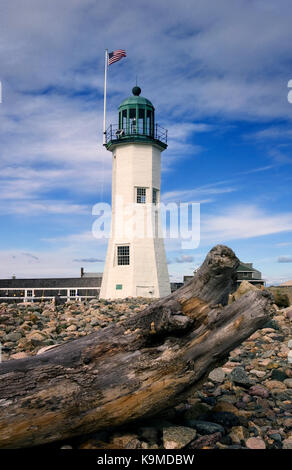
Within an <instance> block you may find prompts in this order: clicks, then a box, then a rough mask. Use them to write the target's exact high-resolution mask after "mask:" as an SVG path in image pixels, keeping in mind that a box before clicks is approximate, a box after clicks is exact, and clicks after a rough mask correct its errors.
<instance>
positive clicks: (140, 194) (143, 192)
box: [137, 188, 146, 204]
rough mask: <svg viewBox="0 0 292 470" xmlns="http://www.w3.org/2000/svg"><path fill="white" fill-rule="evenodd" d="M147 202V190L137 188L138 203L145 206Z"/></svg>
mask: <svg viewBox="0 0 292 470" xmlns="http://www.w3.org/2000/svg"><path fill="white" fill-rule="evenodd" d="M145 202H146V188H137V203H138V204H145Z"/></svg>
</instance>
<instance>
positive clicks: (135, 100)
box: [119, 86, 154, 109]
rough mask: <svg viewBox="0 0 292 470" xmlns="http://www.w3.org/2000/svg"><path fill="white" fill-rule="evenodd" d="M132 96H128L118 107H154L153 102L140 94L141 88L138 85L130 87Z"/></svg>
mask: <svg viewBox="0 0 292 470" xmlns="http://www.w3.org/2000/svg"><path fill="white" fill-rule="evenodd" d="M132 92H133V96H129V98H126V99H125V100H124V101H122V102H121V104H120V106H119V109H120V108H124V107H125V106H150V107H151V108H153V109H154V106H153V104H152V103H151V101H149V100H148V99H147V98H144V96H140V93H141V88H140V87H138V86H134V88H133V89H132Z"/></svg>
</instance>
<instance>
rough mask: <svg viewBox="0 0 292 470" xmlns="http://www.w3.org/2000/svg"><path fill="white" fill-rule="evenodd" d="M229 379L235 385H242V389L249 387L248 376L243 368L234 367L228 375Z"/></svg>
mask: <svg viewBox="0 0 292 470" xmlns="http://www.w3.org/2000/svg"><path fill="white" fill-rule="evenodd" d="M230 379H231V380H232V382H234V383H235V384H238V385H243V386H244V387H246V386H250V385H251V381H250V379H249V376H248V374H247V373H246V371H245V370H244V369H243V367H235V368H234V369H233V370H232V371H231V373H230Z"/></svg>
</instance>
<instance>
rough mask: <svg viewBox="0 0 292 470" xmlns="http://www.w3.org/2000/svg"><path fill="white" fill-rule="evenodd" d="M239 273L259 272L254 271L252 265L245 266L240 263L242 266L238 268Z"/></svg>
mask: <svg viewBox="0 0 292 470" xmlns="http://www.w3.org/2000/svg"><path fill="white" fill-rule="evenodd" d="M237 272H249V273H253V272H259V271H258V269H254V268H253V267H252V266H251V263H249V264H244V263H242V262H241V261H240V265H239V266H238V268H237Z"/></svg>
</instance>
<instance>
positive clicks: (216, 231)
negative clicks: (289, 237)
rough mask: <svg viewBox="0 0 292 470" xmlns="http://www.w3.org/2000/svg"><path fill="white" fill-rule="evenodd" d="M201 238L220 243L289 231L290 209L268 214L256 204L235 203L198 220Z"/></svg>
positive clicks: (290, 222)
mask: <svg viewBox="0 0 292 470" xmlns="http://www.w3.org/2000/svg"><path fill="white" fill-rule="evenodd" d="M201 228H202V233H201V242H202V243H208V244H209V243H222V242H226V241H230V240H239V239H246V238H253V237H260V236H265V235H271V234H276V233H282V232H288V231H292V213H282V214H276V215H274V214H269V213H267V212H266V211H264V210H263V209H261V208H259V207H257V206H251V205H238V206H233V207H230V208H228V209H221V212H219V213H216V214H210V215H206V216H205V217H204V216H203V217H202V220H201Z"/></svg>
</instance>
